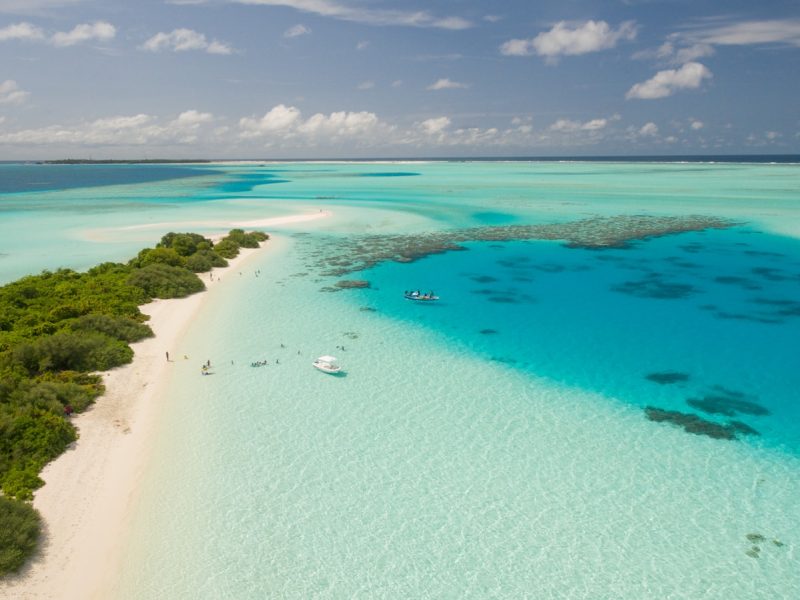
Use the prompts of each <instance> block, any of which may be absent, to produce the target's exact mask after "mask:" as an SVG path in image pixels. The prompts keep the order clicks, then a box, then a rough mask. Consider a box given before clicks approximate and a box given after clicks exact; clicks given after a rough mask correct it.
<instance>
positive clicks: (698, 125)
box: [691, 120, 705, 131]
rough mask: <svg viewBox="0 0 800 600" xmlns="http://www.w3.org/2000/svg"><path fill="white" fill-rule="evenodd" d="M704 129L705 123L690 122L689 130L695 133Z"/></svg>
mask: <svg viewBox="0 0 800 600" xmlns="http://www.w3.org/2000/svg"><path fill="white" fill-rule="evenodd" d="M703 127H705V123H703V122H702V121H697V120H692V124H691V128H692V129H694V130H695V131H697V130H698V129H702V128H703Z"/></svg>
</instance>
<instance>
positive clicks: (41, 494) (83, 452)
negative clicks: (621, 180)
mask: <svg viewBox="0 0 800 600" xmlns="http://www.w3.org/2000/svg"><path fill="white" fill-rule="evenodd" d="M329 214H330V213H315V214H314V218H320V216H328V215H329ZM318 215H319V216H318ZM280 219H281V221H280V222H281V224H288V223H291V222H303V221H307V220H309V217H308V215H305V214H304V215H296V216H295V217H294V221H292V220H291V218H290V217H280ZM256 223H258V224H256ZM274 223H275V221H274V220H271V219H264V220H262V221H258V222H256V221H253V222H251V224H249V225H247V226H248V227H265V226H269V225H270V224H274ZM270 243H271V242H269V241H267V242H264V243H263V244H262V247H261V248H258V249H256V248H253V249H242V250H241V252H240V254H239V256H237V257H236V258H235V259H233V260H231V261H229V265H228V266H227V267H225V268H221V269H214V270H213V280H210V278H209V276H208V275H205V274H204V275H203V276H202V278H203V281H204V282H205V284H206V286H207V288H208V289H209V290H210V289H213V288H214V287H216V286H219V285H224V282H225V280H226V279H227V277H226V274H229V273H231V272H235V270H239V269H242V268H243V266H244V264H245V263H246V262H247V261H248V259H250V258H251V257H253V256H254V254H256V253H258V252H262V251H267V250H268V249H269V247H270ZM207 298H208V294H207V293H199V294H195V295H193V296H190V297H188V298H180V299H170V300H156V301H154V302H152V303H150V304H148V305H145V306H143V307H142V312H144V313H146V314H148V315H149V316H150V321H149V325H150V327H151V328H152V329H153V332H154V333H155V337H153V338H150V339H146V340H143V341H141V342H138V343H136V344H132V347H133V349H134V352H135V356H134V360H133V362H132V363H131V364H129V365H126V366H123V367H119V368H117V369H113V370H111V371H107V372H105V373H103V374H102V375H103V379H104V381H105V384H106V393H105V394H104V395H103V396H102V397H101V398H99V399H98V400H97V402H96V403H95V404H94V406H92V407H91V408H90V409H89V410H87V411H86V412H84V413H82V414H80V415H77V416H75V417H74V424H75V426H76V427H77V428H78V431H79V432H80V438H79V440H78V441H77V442H76V443H75V444H73V445H72V447H70V448H69V449H68V450H67V451H66V452H65V453H64V454H62V455H61V456H60V457H59V458H57V459H56V460H54V461H53V462H51V463H50V464H49V465H47V466H46V467H45V469H44V470H43V471H42V474H41V477H42V478H43V479H44V480H45V485H44V487H42V488H41V489H39V490H38V491H37V492H36V497H35V500H34V506H35V507H36V508H37V509H38V510H39V511H40V512H41V514H42V517H43V518H44V522H45V526H44V531H43V534H44V535H43V540H42V544H41V551H40V554H39V556H38V557H36V558H35V559H34V560H33V561H32V562H31V563H30V564H29V565H28V566H27V567H25V568H24V569H23V570H22V572H21V573H19V574H18V575H16V576H14V577H9V578H7V579H5V580H3V581H0V598H3V599H6V598H7V599H9V600H10V599H12V598H13V599H14V600H45V599H47V600H51V599H53V598H59V599H60V600H71V599H75V600H78V599H80V600H88V599H92V598H97V599H104V600H105V599H107V598H109V596H110V594H109V591H108V590H110V589H111V587H112V586H113V585H114V583H115V580H116V575H117V573H118V566H119V561H120V560H121V557H120V554H121V550H122V542H123V540H125V539H126V537H127V535H126V534H127V531H128V528H129V525H130V520H131V515H132V509H133V507H134V505H135V502H136V498H137V494H138V488H139V483H140V481H141V479H142V477H143V474H144V472H145V470H146V468H147V465H148V464H149V460H150V458H151V450H150V449H151V447H152V442H153V434H154V432H155V429H156V427H155V426H156V423H157V420H158V415H159V411H160V406H162V405H163V403H164V402H165V401H166V400H167V399H166V398H165V397H164V390H165V387H166V384H167V381H168V379H169V372H170V368H171V365H172V364H173V361H175V360H183V354H182V353H179V351H178V350H177V349H178V348H179V347H180V341H181V339H182V337H183V335H184V334H185V332H186V330H187V329H188V328H189V326H190V325H191V324H192V322H193V321H194V319H195V316H196V315H197V313H198V311H199V309H200V307H201V306H202V305H203V303H204V302H205V301H206V299H207ZM167 352H170V355H169V359H170V360H169V361H168V360H167V355H166V353H167Z"/></svg>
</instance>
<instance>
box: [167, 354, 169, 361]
mask: <svg viewBox="0 0 800 600" xmlns="http://www.w3.org/2000/svg"><path fill="white" fill-rule="evenodd" d="M167 362H169V352H167Z"/></svg>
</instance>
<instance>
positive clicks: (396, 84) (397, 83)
mask: <svg viewBox="0 0 800 600" xmlns="http://www.w3.org/2000/svg"><path fill="white" fill-rule="evenodd" d="M402 85H403V80H402V79H395V80H394V81H393V82H392V87H393V88H399V87H400V86H402Z"/></svg>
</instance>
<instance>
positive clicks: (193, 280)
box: [128, 264, 206, 298]
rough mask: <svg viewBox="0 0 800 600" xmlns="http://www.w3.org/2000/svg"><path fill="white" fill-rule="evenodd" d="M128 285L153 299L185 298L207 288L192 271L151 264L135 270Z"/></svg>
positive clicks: (129, 278)
mask: <svg viewBox="0 0 800 600" xmlns="http://www.w3.org/2000/svg"><path fill="white" fill-rule="evenodd" d="M128 283H129V284H130V285H134V286H136V287H139V288H141V289H143V290H144V291H145V293H146V294H147V295H148V296H150V297H152V298H183V297H185V296H188V295H189V294H194V293H197V292H202V291H203V290H204V289H205V287H206V286H205V284H204V283H203V282H202V281H201V280H200V278H199V277H198V276H197V275H195V274H194V273H192V272H191V271H188V270H186V269H184V268H181V267H174V266H170V265H165V264H150V265H147V266H146V267H142V268H141V269H136V270H134V271H133V272H132V273H131V274H130V276H129V277H128Z"/></svg>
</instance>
